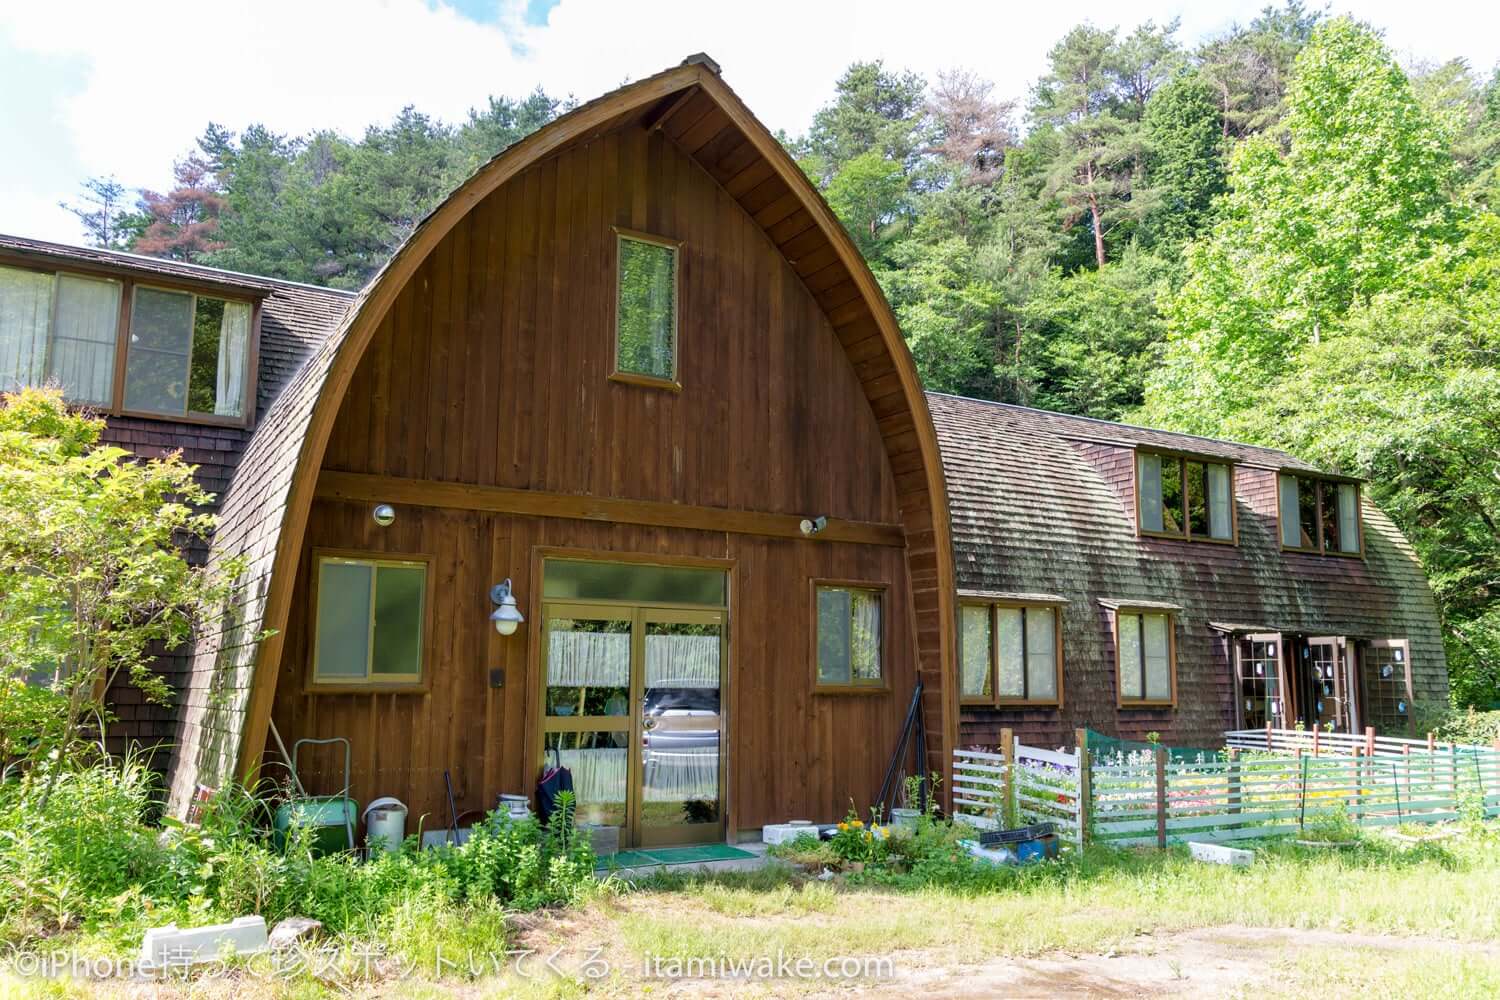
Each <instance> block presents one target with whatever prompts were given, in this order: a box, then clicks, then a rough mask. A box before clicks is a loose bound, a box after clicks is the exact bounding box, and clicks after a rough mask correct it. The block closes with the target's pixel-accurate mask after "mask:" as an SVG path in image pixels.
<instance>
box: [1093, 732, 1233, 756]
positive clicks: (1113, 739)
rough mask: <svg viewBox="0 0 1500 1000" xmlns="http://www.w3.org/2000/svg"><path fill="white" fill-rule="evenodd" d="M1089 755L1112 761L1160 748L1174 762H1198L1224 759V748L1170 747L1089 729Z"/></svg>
mask: <svg viewBox="0 0 1500 1000" xmlns="http://www.w3.org/2000/svg"><path fill="white" fill-rule="evenodd" d="M1088 741H1089V756H1090V757H1091V758H1092V759H1093V760H1094V761H1096V762H1099V763H1106V764H1107V763H1110V762H1113V761H1117V760H1122V759H1125V758H1128V757H1129V756H1130V755H1131V754H1137V753H1147V754H1150V753H1154V752H1155V751H1156V750H1157V749H1158V748H1161V749H1163V750H1166V751H1167V759H1168V760H1169V761H1170V762H1172V763H1174V764H1197V763H1201V762H1204V761H1213V760H1223V759H1224V756H1225V755H1224V751H1223V750H1209V749H1199V748H1196V747H1169V746H1167V745H1166V744H1163V743H1145V742H1142V741H1141V740H1123V739H1120V738H1119V737H1118V736H1105V735H1104V734H1103V733H1099V732H1095V731H1094V730H1092V729H1090V730H1088Z"/></svg>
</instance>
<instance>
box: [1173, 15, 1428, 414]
mask: <svg viewBox="0 0 1500 1000" xmlns="http://www.w3.org/2000/svg"><path fill="white" fill-rule="evenodd" d="M1288 100H1289V103H1288V112H1287V116H1286V120H1285V127H1286V130H1287V135H1288V142H1289V146H1288V149H1287V150H1286V152H1283V151H1282V150H1281V149H1280V148H1279V147H1278V146H1277V144H1275V143H1273V142H1272V141H1270V140H1268V139H1266V138H1262V137H1254V138H1251V139H1249V140H1247V141H1245V142H1244V143H1242V144H1241V145H1240V146H1239V147H1238V148H1237V149H1236V150H1235V153H1234V156H1233V159H1232V164H1231V170H1230V188H1231V190H1230V193H1229V194H1228V195H1227V196H1226V197H1225V199H1224V200H1223V203H1222V205H1221V213H1222V218H1221V219H1220V221H1219V222H1218V223H1217V224H1216V226H1215V228H1214V230H1213V232H1212V233H1211V234H1210V235H1209V236H1208V237H1207V238H1206V239H1205V240H1204V241H1202V242H1201V243H1199V244H1197V245H1195V246H1194V247H1193V248H1191V249H1190V250H1189V253H1188V258H1187V261H1188V270H1189V274H1190V276H1189V278H1188V280H1187V282H1186V284H1185V285H1184V287H1183V288H1182V290H1181V292H1179V293H1178V294H1177V295H1176V296H1175V297H1174V298H1173V300H1172V301H1171V303H1170V304H1169V307H1168V317H1169V321H1170V326H1171V335H1172V345H1171V349H1170V350H1169V351H1168V354H1167V364H1166V366H1165V368H1164V369H1162V370H1161V371H1160V372H1159V373H1158V375H1157V377H1156V378H1155V379H1154V382H1153V386H1154V388H1153V391H1152V393H1151V398H1150V404H1151V405H1150V408H1149V413H1150V415H1151V418H1152V419H1155V420H1161V421H1167V422H1169V423H1171V424H1173V425H1175V426H1180V427H1184V428H1189V429H1198V430H1204V431H1209V432H1224V431H1226V430H1231V431H1232V429H1233V417H1234V415H1235V414H1236V413H1237V412H1238V411H1242V410H1250V409H1254V408H1255V407H1256V406H1257V405H1258V400H1259V393H1258V392H1257V391H1256V390H1257V387H1258V386H1260V385H1261V384H1263V382H1264V380H1265V379H1266V377H1267V376H1268V375H1272V376H1274V375H1276V374H1279V373H1280V371H1281V370H1282V369H1283V367H1284V365H1285V364H1286V362H1287V360H1288V359H1289V358H1290V357H1292V356H1293V355H1294V354H1295V353H1296V352H1297V351H1298V350H1300V349H1301V348H1302V347H1304V346H1306V345H1309V344H1316V343H1318V342H1319V340H1320V339H1321V338H1323V337H1324V336H1326V335H1327V333H1328V331H1329V329H1330V326H1331V324H1335V323H1337V322H1338V321H1339V320H1340V319H1341V318H1342V317H1343V316H1344V315H1345V314H1346V313H1347V312H1348V310H1349V309H1350V308H1351V307H1352V306H1354V305H1355V304H1356V303H1363V302H1368V301H1369V300H1370V299H1371V298H1372V297H1373V296H1375V295H1377V294H1380V293H1388V292H1392V291H1395V290H1397V289H1399V288H1401V287H1402V285H1403V284H1404V283H1405V282H1406V280H1407V277H1408V276H1409V275H1410V274H1411V273H1412V270H1413V268H1414V267H1415V266H1417V265H1419V264H1420V263H1421V262H1423V261H1424V260H1426V259H1427V258H1428V257H1429V256H1430V255H1431V254H1432V253H1433V252H1434V250H1435V248H1437V247H1439V246H1441V245H1443V244H1444V243H1445V242H1448V241H1451V240H1452V239H1453V238H1454V236H1455V228H1454V212H1453V209H1452V206H1451V205H1450V203H1449V201H1448V199H1447V195H1446V192H1447V190H1448V187H1449V174H1450V171H1451V169H1452V161H1451V159H1450V158H1449V156H1448V153H1447V148H1448V142H1449V136H1448V134H1447V133H1446V132H1445V130H1444V128H1443V124H1442V123H1441V122H1439V121H1435V120H1434V119H1433V118H1432V117H1431V116H1430V115H1428V114H1427V113H1426V112H1425V111H1424V110H1423V108H1422V106H1421V104H1420V103H1419V102H1418V101H1417V99H1416V97H1415V95H1414V94H1413V92H1412V89H1411V86H1410V84H1409V83H1408V81H1407V79H1406V77H1405V75H1404V74H1403V73H1402V72H1401V69H1400V68H1399V67H1398V66H1397V65H1396V64H1395V62H1394V60H1393V59H1392V58H1391V56H1390V54H1389V52H1387V51H1386V49H1385V47H1384V45H1383V44H1382V43H1381V41H1380V39H1379V38H1378V37H1377V36H1376V35H1375V34H1374V33H1373V32H1372V31H1370V30H1369V29H1368V28H1365V27H1363V26H1361V25H1358V24H1356V23H1355V22H1353V21H1351V20H1349V19H1347V18H1340V19H1337V20H1333V21H1330V22H1328V23H1326V24H1324V25H1323V26H1322V27H1320V28H1318V29H1317V31H1315V32H1314V34H1313V38H1312V41H1311V42H1310V43H1309V44H1308V46H1307V47H1306V48H1305V49H1304V50H1303V52H1302V54H1301V55H1300V56H1298V58H1297V71H1296V75H1295V76H1294V78H1293V81H1292V84H1291V89H1290V96H1289V99H1288Z"/></svg>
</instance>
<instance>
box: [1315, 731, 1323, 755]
mask: <svg viewBox="0 0 1500 1000" xmlns="http://www.w3.org/2000/svg"><path fill="white" fill-rule="evenodd" d="M1321 732H1322V730H1320V729H1319V728H1318V727H1317V726H1313V756H1314V757H1316V756H1317V755H1318V735H1319V733H1321Z"/></svg>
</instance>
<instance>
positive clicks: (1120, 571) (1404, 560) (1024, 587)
mask: <svg viewBox="0 0 1500 1000" xmlns="http://www.w3.org/2000/svg"><path fill="white" fill-rule="evenodd" d="M928 405H929V407H930V409H931V411H932V418H933V422H934V424H935V425H936V427H937V434H938V441H939V444H940V446H941V449H942V453H943V471H944V475H945V476H946V477H947V485H948V501H949V509H950V511H951V515H952V537H953V549H954V562H955V570H956V574H957V578H958V586H959V590H960V592H961V593H964V592H969V593H986V592H988V593H1026V592H1030V593H1046V594H1056V595H1060V596H1062V597H1064V598H1066V600H1067V604H1066V605H1064V607H1063V611H1062V614H1063V632H1064V637H1063V642H1064V661H1065V664H1066V667H1065V681H1066V705H1065V707H1064V709H1063V710H1062V711H1061V712H1057V711H1052V712H1045V713H1038V712H1014V711H1012V712H1004V713H1001V712H996V711H993V710H988V709H973V708H965V709H964V712H963V735H962V737H961V742H963V743H993V742H996V741H997V740H998V730H999V728H1000V727H1001V726H1002V725H1005V726H1010V727H1012V728H1018V729H1019V730H1020V731H1021V732H1023V733H1026V734H1028V735H1030V736H1031V737H1032V739H1033V740H1056V741H1058V742H1068V743H1071V733H1069V732H1068V730H1070V729H1072V728H1074V727H1077V726H1089V727H1092V728H1094V729H1098V730H1102V731H1105V732H1120V733H1122V734H1123V735H1128V736H1132V737H1134V738H1137V739H1139V738H1142V737H1143V736H1144V735H1145V733H1147V732H1150V731H1152V730H1155V731H1157V732H1160V733H1162V734H1163V740H1164V741H1165V742H1167V743H1172V742H1173V741H1174V739H1175V741H1176V742H1177V744H1178V745H1198V746H1207V745H1216V743H1217V741H1216V738H1215V736H1216V734H1217V733H1218V732H1220V731H1222V730H1223V729H1226V728H1229V727H1230V726H1231V725H1232V723H1233V701H1232V700H1231V699H1232V698H1233V697H1234V695H1233V692H1232V691H1231V690H1230V674H1229V665H1228V663H1227V662H1224V661H1222V659H1221V658H1222V655H1223V651H1222V649H1220V648H1217V647H1216V646H1215V645H1214V643H1215V639H1214V636H1215V635H1216V634H1218V633H1216V632H1215V631H1214V630H1213V629H1212V628H1211V627H1210V623H1211V622H1213V623H1223V622H1254V623H1256V627H1257V630H1281V631H1286V632H1299V633H1302V634H1311V635H1336V636H1348V637H1351V638H1399V637H1405V638H1408V639H1409V640H1410V641H1411V647H1412V671H1413V681H1414V686H1415V688H1416V691H1417V696H1418V698H1420V699H1424V700H1429V701H1441V700H1444V699H1446V696H1447V669H1446V664H1445V661H1444V657H1443V646H1442V640H1441V637H1440V634H1439V631H1438V622H1437V612H1436V608H1435V606H1434V603H1433V600H1432V595H1431V593H1430V591H1429V590H1428V587H1427V582H1426V577H1425V576H1424V574H1423V572H1422V569H1421V566H1420V564H1419V563H1418V561H1417V558H1416V555H1415V554H1414V553H1413V551H1412V549H1411V546H1410V545H1409V543H1408V542H1407V541H1406V539H1405V538H1404V537H1403V536H1402V535H1401V533H1400V531H1398V530H1397V529H1396V527H1395V525H1394V524H1392V523H1391V521H1390V520H1389V519H1388V518H1387V517H1386V516H1385V515H1384V514H1383V513H1381V512H1380V511H1379V509H1377V508H1376V507H1375V506H1374V505H1373V504H1371V503H1370V502H1369V500H1368V499H1366V500H1365V501H1364V507H1363V516H1364V524H1365V548H1366V556H1365V558H1364V559H1362V560H1361V559H1349V558H1340V557H1337V556H1318V555H1309V554H1302V553H1291V552H1282V551H1281V546H1280V543H1279V538H1278V534H1277V521H1276V470H1278V469H1283V468H1301V469H1308V470H1313V467H1312V466H1310V465H1308V464H1307V463H1306V462H1303V461H1300V460H1298V459H1296V458H1294V457H1293V456H1291V455H1288V454H1286V453H1285V452H1281V451H1276V450H1274V449H1270V448H1257V447H1253V446H1250V445H1242V444H1235V443H1233V442H1226V441H1215V440H1212V439H1208V438H1199V437H1193V436H1191V435H1185V434H1172V433H1168V432H1164V431H1154V430H1149V429H1146V428H1138V427H1129V426H1126V425H1123V424H1112V423H1109V422H1107V421H1101V420H1091V419H1088V418H1084V417H1072V416H1066V415H1063V414H1057V413H1049V412H1046V411H1042V410H1033V409H1029V408H1027V407H1022V406H1012V405H1008V404H1003V403H991V402H983V401H979V400H973V399H964V398H962V397H957V396H948V395H943V394H940V393H928ZM1136 445H1144V446H1148V447H1156V448H1163V449H1170V450H1174V451H1183V452H1191V453H1198V454H1204V455H1209V456H1222V457H1224V458H1226V459H1231V460H1233V461H1235V462H1236V463H1238V464H1237V465H1236V471H1235V494H1236V497H1235V499H1236V515H1237V517H1238V526H1239V544H1238V545H1235V546H1230V545H1214V544H1207V543H1195V542H1187V541H1180V540H1174V539H1157V538H1140V537H1137V535H1136V531H1135V521H1134V513H1133V512H1134V495H1133V493H1134V448H1135V446H1136ZM1314 471H1315V470H1314ZM1148 602H1163V603H1167V604H1173V605H1180V606H1181V607H1182V609H1183V610H1182V612H1181V613H1180V614H1179V615H1178V620H1179V648H1178V680H1179V695H1180V697H1179V707H1178V709H1177V710H1175V711H1147V710H1142V709H1134V710H1128V711H1122V710H1119V709H1117V708H1116V703H1115V691H1114V683H1115V680H1114V669H1113V658H1114V652H1113V637H1112V635H1111V634H1110V631H1109V624H1108V622H1109V605H1110V604H1134V605H1142V606H1149V605H1148Z"/></svg>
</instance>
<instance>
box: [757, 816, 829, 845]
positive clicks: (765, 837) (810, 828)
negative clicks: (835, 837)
mask: <svg viewBox="0 0 1500 1000" xmlns="http://www.w3.org/2000/svg"><path fill="white" fill-rule="evenodd" d="M804 834H810V835H811V836H814V837H816V836H817V835H818V828H817V827H816V826H814V825H813V824H812V823H811V822H809V821H808V820H805V819H794V820H792V821H791V822H790V823H773V824H771V825H770V826H765V827H762V828H761V831H760V839H761V843H764V844H789V843H791V842H792V841H794V840H796V839H797V838H798V837H800V836H803V835H804Z"/></svg>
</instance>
